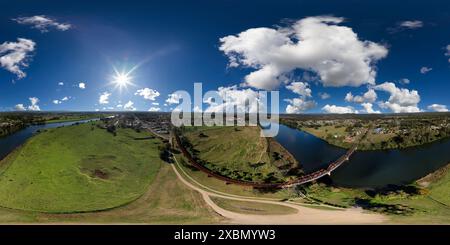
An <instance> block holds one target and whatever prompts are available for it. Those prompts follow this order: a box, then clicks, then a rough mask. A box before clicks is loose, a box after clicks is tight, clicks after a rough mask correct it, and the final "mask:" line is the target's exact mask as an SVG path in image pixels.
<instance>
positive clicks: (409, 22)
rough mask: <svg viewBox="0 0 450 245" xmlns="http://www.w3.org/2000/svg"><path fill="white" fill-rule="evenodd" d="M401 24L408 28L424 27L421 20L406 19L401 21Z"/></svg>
mask: <svg viewBox="0 0 450 245" xmlns="http://www.w3.org/2000/svg"><path fill="white" fill-rule="evenodd" d="M399 26H400V27H403V28H407V29H417V28H421V27H423V22H422V21H420V20H406V21H402V22H400V23H399Z"/></svg>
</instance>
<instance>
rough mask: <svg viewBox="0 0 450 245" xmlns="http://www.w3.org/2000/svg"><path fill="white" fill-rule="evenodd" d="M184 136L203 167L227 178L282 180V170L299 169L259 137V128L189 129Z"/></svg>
mask: <svg viewBox="0 0 450 245" xmlns="http://www.w3.org/2000/svg"><path fill="white" fill-rule="evenodd" d="M183 135H184V136H186V138H187V140H188V141H189V143H190V144H191V145H192V148H193V151H194V152H195V153H194V154H195V155H196V156H197V157H198V158H199V159H200V160H201V161H202V162H203V164H204V165H205V166H206V167H208V168H209V169H211V170H213V171H215V172H218V173H220V174H222V175H225V176H228V177H230V178H234V179H241V180H246V181H272V180H283V179H284V178H285V177H286V176H284V175H283V174H282V173H281V172H282V171H280V170H281V169H285V170H286V169H291V168H295V167H298V163H297V161H296V160H295V158H293V157H292V156H291V154H290V153H288V152H287V151H286V150H284V148H283V147H281V146H280V145H279V144H278V143H277V142H276V141H274V140H272V139H267V138H263V137H260V128H259V127H189V128H186V130H185V132H184V133H183Z"/></svg>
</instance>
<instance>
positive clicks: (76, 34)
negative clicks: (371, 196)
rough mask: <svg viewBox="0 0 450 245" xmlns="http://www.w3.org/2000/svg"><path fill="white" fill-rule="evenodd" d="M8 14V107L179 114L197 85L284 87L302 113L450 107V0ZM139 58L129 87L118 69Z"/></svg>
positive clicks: (140, 4)
mask: <svg viewBox="0 0 450 245" xmlns="http://www.w3.org/2000/svg"><path fill="white" fill-rule="evenodd" d="M0 12H1V14H0V33H1V35H0V65H1V66H0V110H1V111H12V110H17V109H21V110H23V109H25V110H36V109H40V110H49V111H54V110H72V111H94V110H108V109H114V110H122V109H124V107H125V105H126V104H128V106H126V109H136V110H141V111H147V110H149V109H150V108H153V110H161V111H168V110H170V108H174V107H175V106H176V103H174V104H168V105H167V106H164V104H167V102H166V100H167V99H168V96H169V94H171V93H173V92H174V91H176V90H187V91H189V92H192V91H193V83H194V82H201V83H202V84H203V90H204V91H206V90H217V89H218V88H219V87H223V90H231V91H234V92H235V93H234V96H237V97H242V96H249V95H251V94H252V93H253V92H254V91H258V90H267V89H268V90H279V91H280V111H281V112H285V111H287V112H291V113H326V112H338V113H340V112H355V113H368V112H372V113H373V112H386V113H390V112H415V111H433V110H439V111H445V110H446V108H447V106H450V98H449V96H448V91H449V90H450V82H449V77H450V60H449V58H450V56H448V55H450V50H447V45H450V28H449V27H450V3H449V2H448V1H430V0H429V1H410V2H408V4H407V5H405V4H404V3H401V2H400V1H398V2H394V3H392V1H277V2H276V3H275V2H273V1H257V2H256V1H254V2H251V1H246V2H243V1H192V2H189V1H153V2H151V3H149V2H144V1H133V0H130V1H125V2H124V1H120V2H119V1H118V2H115V1H95V2H93V1H76V2H69V1H39V2H37V1H20V0H19V1H4V0H1V1H0ZM36 17H40V19H39V18H36ZM42 18H45V21H47V22H42V20H43V19H42ZM39 21H41V22H39ZM39 23H40V24H41V25H38V24H39ZM340 27H342V28H340ZM252 30H253V31H252ZM286 33H288V34H286ZM305 33H309V34H305ZM325 33H326V34H325ZM349 33H350V34H355V37H356V38H354V39H352V38H347V37H348V36H349V35H348V34H349ZM240 34H242V35H240ZM271 35H274V37H275V36H276V37H277V38H278V37H280V38H281V39H283V40H284V42H283V41H281V43H280V42H278V39H276V38H274V39H271V37H272V36H271ZM261 36H263V38H260V37H261ZM224 37H229V38H228V39H223V38H224ZM298 37H299V38H298ZM19 38H21V39H19ZM275 39H276V40H275ZM302 41H305V42H304V43H303V42H302ZM30 42H32V43H33V45H31V43H30ZM306 44H308V45H306ZM30 45H31V46H30ZM251 45H254V46H251ZM449 48H450V46H449ZM286 49H287V50H290V51H288V52H286V51H285V50H286ZM227 52H228V53H227ZM446 53H448V54H447V56H446ZM8 55H9V56H8ZM20 55H23V57H22V56H20ZM233 59H237V61H236V62H235V64H234V63H233V62H232V61H233ZM136 66H137V68H136V69H134V70H133V72H132V73H131V74H130V77H132V78H131V79H130V82H132V83H133V85H128V86H125V87H122V89H118V88H117V87H116V86H115V84H113V82H114V80H115V81H117V77H116V78H114V74H115V72H114V67H115V68H116V69H117V71H118V72H119V73H126V72H127V71H129V70H130V69H132V68H133V67H136ZM262 69H264V71H269V72H263V71H260V70H262ZM336 69H337V70H336ZM430 69H431V70H430ZM22 73H25V74H26V76H25V75H23V74H22ZM252 73H253V74H254V75H255V76H250V77H248V76H249V75H250V74H252ZM353 73H354V74H353ZM375 73H376V74H375ZM59 83H63V85H59ZM80 83H84V84H85V88H84V89H82V88H80V86H79V84H80ZM233 86H235V87H233ZM146 88H147V89H146ZM139 91H140V92H139ZM367 92H369V93H367ZM348 93H351V96H350V95H348ZM365 93H367V94H366V96H364V94H365ZM374 93H375V94H376V96H375V97H374ZM102 94H107V95H108V94H109V96H107V99H105V97H103V100H100V97H101V95H102ZM157 94H159V96H156V95H157ZM324 94H327V95H328V96H323V95H324ZM327 97H328V98H327ZM346 97H347V100H346V99H345V98H346ZM30 98H38V100H39V101H38V102H36V100H34V101H33V103H34V104H33V103H32V101H31V100H30ZM100 101H102V102H103V103H100ZM169 101H170V100H169ZM105 102H108V103H105ZM129 102H132V104H130V103H129ZM236 103H239V102H236ZM369 104H370V106H369ZM20 105H21V106H20ZM33 105H34V106H33ZM289 105H290V107H289ZM205 107H208V105H207V104H205V105H204V108H205ZM288 107H289V109H288ZM368 107H370V108H371V109H370V110H369V109H367V108H368Z"/></svg>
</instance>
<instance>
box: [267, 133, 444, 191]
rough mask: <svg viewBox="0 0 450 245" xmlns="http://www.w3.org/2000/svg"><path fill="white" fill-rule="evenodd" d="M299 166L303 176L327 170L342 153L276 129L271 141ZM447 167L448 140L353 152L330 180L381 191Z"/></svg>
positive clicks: (312, 138)
mask: <svg viewBox="0 0 450 245" xmlns="http://www.w3.org/2000/svg"><path fill="white" fill-rule="evenodd" d="M275 138H276V139H277V141H278V142H280V144H281V145H283V146H284V147H285V148H286V149H287V150H288V151H290V152H291V153H292V154H293V155H294V157H295V158H296V159H297V160H298V161H299V162H300V163H301V164H302V165H303V168H304V169H305V171H306V172H307V173H310V172H313V171H315V170H318V169H320V168H323V167H326V166H328V164H329V163H330V162H332V161H333V160H336V159H337V158H338V157H339V156H341V155H342V154H344V153H345V151H346V150H345V149H342V148H339V147H336V146H333V145H330V144H328V143H327V142H326V141H324V140H322V139H319V138H317V137H315V136H313V135H311V134H309V133H306V132H303V131H300V130H297V129H293V128H290V127H287V126H285V125H280V131H279V133H278V135H277V136H276V137H275ZM447 163H450V139H445V140H441V141H437V142H433V143H430V144H427V145H423V146H420V147H410V148H407V149H402V150H377V151H361V152H356V153H355V154H353V156H352V157H351V158H350V161H349V162H346V163H344V164H343V165H341V166H340V167H339V168H338V169H336V170H335V171H334V172H333V173H332V175H331V179H332V180H333V182H334V183H335V184H337V185H340V186H347V187H381V186H385V185H388V184H408V183H411V182H412V181H414V180H416V179H418V178H421V177H423V176H425V175H427V174H428V173H430V172H433V171H435V170H437V169H438V168H440V167H442V166H445V165H446V164H447Z"/></svg>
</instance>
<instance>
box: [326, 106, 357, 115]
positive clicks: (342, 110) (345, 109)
mask: <svg viewBox="0 0 450 245" xmlns="http://www.w3.org/2000/svg"><path fill="white" fill-rule="evenodd" d="M322 110H323V111H325V112H326V113H333V114H351V113H358V111H357V110H355V109H354V108H353V107H351V106H336V105H328V104H327V105H325V106H324V107H322Z"/></svg>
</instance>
